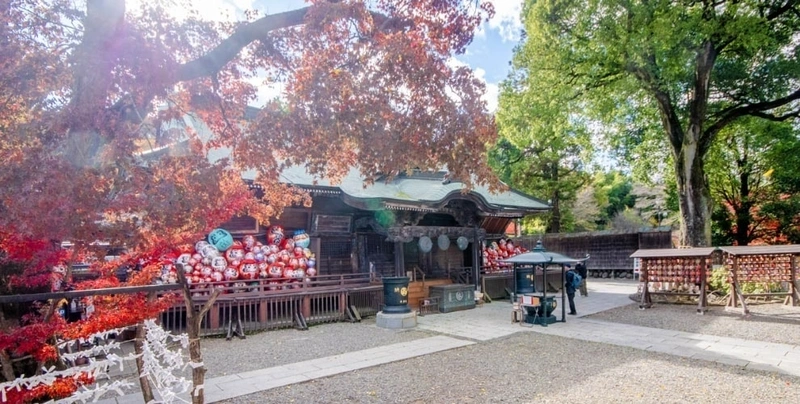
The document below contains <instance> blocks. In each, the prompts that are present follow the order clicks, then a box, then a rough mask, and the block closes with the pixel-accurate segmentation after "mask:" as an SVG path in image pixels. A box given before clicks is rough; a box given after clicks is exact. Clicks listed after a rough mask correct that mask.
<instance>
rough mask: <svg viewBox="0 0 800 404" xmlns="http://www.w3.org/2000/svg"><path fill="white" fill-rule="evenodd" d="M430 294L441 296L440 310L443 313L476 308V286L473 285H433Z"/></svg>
mask: <svg viewBox="0 0 800 404" xmlns="http://www.w3.org/2000/svg"><path fill="white" fill-rule="evenodd" d="M429 296H431V297H438V298H439V311H440V312H442V313H449V312H451V311H457V310H467V309H474V308H475V287H474V286H472V285H438V286H431V287H430V293H429Z"/></svg>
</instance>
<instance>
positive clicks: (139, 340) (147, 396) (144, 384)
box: [133, 323, 155, 403]
mask: <svg viewBox="0 0 800 404" xmlns="http://www.w3.org/2000/svg"><path fill="white" fill-rule="evenodd" d="M144 338H145V330H144V324H141V323H140V324H137V325H136V337H134V340H133V350H134V352H136V369H137V370H138V371H139V374H140V375H141V374H143V373H144V360H142V356H141V355H142V353H143V352H144V349H143V346H144ZM139 387H141V389H142V398H143V399H144V402H145V403H149V402H151V401H153V400H155V396H153V389H152V387H151V386H150V380H149V379H148V378H147V376H139Z"/></svg>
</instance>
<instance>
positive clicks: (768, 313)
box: [587, 303, 800, 345]
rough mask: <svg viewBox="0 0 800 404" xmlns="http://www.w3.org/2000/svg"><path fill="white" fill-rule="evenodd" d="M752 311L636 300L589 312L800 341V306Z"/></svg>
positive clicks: (660, 325) (687, 329) (601, 317)
mask: <svg viewBox="0 0 800 404" xmlns="http://www.w3.org/2000/svg"><path fill="white" fill-rule="evenodd" d="M748 308H749V309H750V311H751V313H752V314H751V315H750V316H748V317H745V316H742V314H741V311H738V310H737V311H734V312H730V311H725V308H724V307H721V306H711V307H709V311H708V312H706V314H705V315H698V314H697V308H696V306H694V305H687V304H654V305H653V307H652V308H650V309H647V310H639V306H638V304H636V303H633V304H630V305H627V306H623V307H618V308H616V309H612V310H607V311H604V312H601V313H597V314H593V315H591V316H587V318H592V319H597V320H605V321H611V322H615V323H623V324H631V325H639V326H644V327H654V328H662V329H667V330H676V331H684V332H695V333H700V334H709V335H717V336H723V337H733V338H743V339H752V340H757V341H764V342H777V343H784V344H791V345H800V307H791V306H784V305H783V304H780V303H773V304H752V305H748Z"/></svg>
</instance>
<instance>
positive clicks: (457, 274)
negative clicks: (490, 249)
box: [447, 266, 472, 285]
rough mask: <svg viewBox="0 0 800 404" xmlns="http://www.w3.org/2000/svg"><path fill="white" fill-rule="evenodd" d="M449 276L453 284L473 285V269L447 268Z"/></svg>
mask: <svg viewBox="0 0 800 404" xmlns="http://www.w3.org/2000/svg"><path fill="white" fill-rule="evenodd" d="M447 275H448V277H449V278H450V280H452V281H453V283H460V284H464V285H469V284H471V283H472V267H449V266H448V267H447Z"/></svg>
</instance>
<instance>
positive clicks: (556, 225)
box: [547, 161, 561, 233]
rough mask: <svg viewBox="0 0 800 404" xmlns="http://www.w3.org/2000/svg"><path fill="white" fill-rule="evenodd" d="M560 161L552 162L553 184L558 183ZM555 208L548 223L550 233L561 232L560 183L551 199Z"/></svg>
mask: <svg viewBox="0 0 800 404" xmlns="http://www.w3.org/2000/svg"><path fill="white" fill-rule="evenodd" d="M558 180H559V176H558V161H555V162H553V163H552V166H551V167H550V181H551V183H552V184H558ZM551 206H552V207H553V209H552V210H551V211H550V222H549V223H548V224H547V232H548V233H560V232H561V194H560V193H559V192H558V185H556V189H554V190H553V199H552V201H551Z"/></svg>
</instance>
